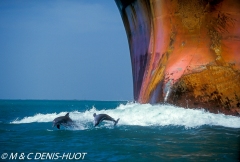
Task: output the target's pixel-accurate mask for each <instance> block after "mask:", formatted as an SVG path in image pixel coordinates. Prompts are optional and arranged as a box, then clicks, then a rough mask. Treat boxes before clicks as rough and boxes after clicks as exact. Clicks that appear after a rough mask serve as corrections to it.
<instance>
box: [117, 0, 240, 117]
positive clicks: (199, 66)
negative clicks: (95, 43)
mask: <svg viewBox="0 0 240 162" xmlns="http://www.w3.org/2000/svg"><path fill="white" fill-rule="evenodd" d="M115 2H116V4H117V6H118V8H119V11H120V14H121V17H122V20H123V23H124V26H125V30H126V34H127V38H128V43H129V49H130V55H131V63H132V74H133V85H134V99H135V100H136V101H138V102H140V103H153V104H154V103H170V104H174V105H176V106H181V107H185V108H204V109H206V110H208V111H210V112H214V113H219V112H220V113H224V114H229V115H239V113H240V1H239V0H192V1H188V0H115Z"/></svg>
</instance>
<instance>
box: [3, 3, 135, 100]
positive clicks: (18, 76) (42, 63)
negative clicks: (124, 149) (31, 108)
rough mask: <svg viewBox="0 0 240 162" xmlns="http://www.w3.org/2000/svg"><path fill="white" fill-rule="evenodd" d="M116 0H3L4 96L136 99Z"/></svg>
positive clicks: (125, 40)
mask: <svg viewBox="0 0 240 162" xmlns="http://www.w3.org/2000/svg"><path fill="white" fill-rule="evenodd" d="M132 89H133V88H132V72H131V63H130V55H129V49H128V42H127V37H126V33H125V29H124V26H123V23H122V19H121V16H120V13H119V11H118V8H117V6H116V4H115V1H114V0H65V1H64V0H1V1H0V99H78V100H81V99H88V100H133V92H132Z"/></svg>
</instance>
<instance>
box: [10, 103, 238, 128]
mask: <svg viewBox="0 0 240 162" xmlns="http://www.w3.org/2000/svg"><path fill="white" fill-rule="evenodd" d="M66 113H67V112H61V113H59V114H57V113H53V114H36V115H34V116H30V117H24V118H23V119H20V120H19V119H16V120H15V121H13V122H11V123H12V124H21V123H32V122H51V121H52V120H53V119H54V118H56V117H58V116H63V115H65V114H66ZM93 113H97V114H100V113H106V114H108V115H110V116H111V117H113V118H115V119H117V118H120V120H119V122H118V125H120V126H121V125H138V126H168V125H173V126H184V127H186V128H194V127H199V126H202V125H210V126H223V127H230V128H240V118H239V117H236V116H231V115H224V114H213V113H209V112H206V111H205V110H201V109H196V110H194V109H184V108H180V107H175V106H172V105H160V104H159V105H151V104H138V103H128V104H126V105H123V104H121V105H119V106H118V107H117V108H115V109H108V110H97V109H96V108H95V107H93V108H91V109H90V110H86V111H84V112H79V111H73V112H70V114H69V115H70V118H71V119H72V120H74V121H75V122H76V124H77V127H76V129H81V130H82V129H88V128H90V127H92V126H93ZM110 123H111V122H110ZM109 125H111V124H109V122H104V126H109Z"/></svg>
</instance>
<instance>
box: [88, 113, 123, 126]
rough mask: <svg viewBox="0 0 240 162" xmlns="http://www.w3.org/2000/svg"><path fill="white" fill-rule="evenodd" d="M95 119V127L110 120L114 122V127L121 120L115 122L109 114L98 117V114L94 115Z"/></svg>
mask: <svg viewBox="0 0 240 162" xmlns="http://www.w3.org/2000/svg"><path fill="white" fill-rule="evenodd" d="M93 117H94V127H96V126H97V125H98V124H99V123H101V122H102V121H103V120H109V121H113V122H114V126H115V125H116V124H117V123H118V121H119V119H120V118H118V119H117V120H114V119H113V118H112V117H111V116H109V115H107V114H98V115H96V113H94V114H93Z"/></svg>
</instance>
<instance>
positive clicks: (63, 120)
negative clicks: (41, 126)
mask: <svg viewBox="0 0 240 162" xmlns="http://www.w3.org/2000/svg"><path fill="white" fill-rule="evenodd" d="M72 122H73V121H72V119H71V118H70V117H69V113H67V114H66V115H65V116H60V117H57V118H55V119H54V120H53V127H54V126H56V127H57V128H58V129H60V125H63V126H68V125H69V124H71V123H72Z"/></svg>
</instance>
